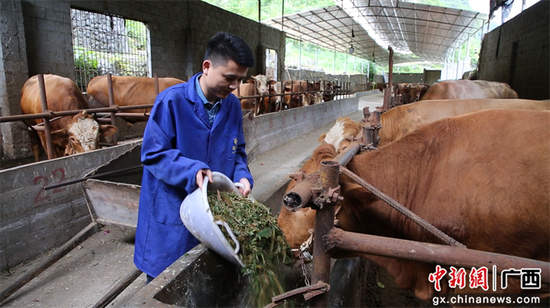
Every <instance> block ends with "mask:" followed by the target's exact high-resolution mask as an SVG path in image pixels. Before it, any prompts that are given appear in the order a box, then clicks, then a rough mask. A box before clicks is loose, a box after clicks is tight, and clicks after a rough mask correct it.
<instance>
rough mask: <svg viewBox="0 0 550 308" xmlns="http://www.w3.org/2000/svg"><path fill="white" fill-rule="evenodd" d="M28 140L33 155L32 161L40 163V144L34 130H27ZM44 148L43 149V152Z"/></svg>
mask: <svg viewBox="0 0 550 308" xmlns="http://www.w3.org/2000/svg"><path fill="white" fill-rule="evenodd" d="M28 132H29V138H30V139H31V149H32V153H33V154H34V161H35V162H39V161H40V144H41V140H40V138H39V137H38V133H37V132H36V131H35V130H34V129H29V130H28ZM45 149H46V147H44V150H45Z"/></svg>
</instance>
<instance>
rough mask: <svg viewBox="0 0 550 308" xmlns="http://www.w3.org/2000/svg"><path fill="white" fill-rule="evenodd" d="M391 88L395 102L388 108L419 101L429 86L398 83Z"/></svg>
mask: <svg viewBox="0 0 550 308" xmlns="http://www.w3.org/2000/svg"><path fill="white" fill-rule="evenodd" d="M393 88H394V91H393V93H394V97H395V100H394V101H393V103H392V104H391V106H390V108H393V107H395V106H400V105H405V104H410V103H414V102H416V101H419V100H421V99H422V97H423V96H424V94H425V93H426V92H427V91H428V89H429V88H430V86H429V85H426V84H421V83H398V84H396V85H395V86H394V87H393Z"/></svg>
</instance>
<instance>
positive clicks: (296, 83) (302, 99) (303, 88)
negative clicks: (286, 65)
mask: <svg viewBox="0 0 550 308" xmlns="http://www.w3.org/2000/svg"><path fill="white" fill-rule="evenodd" d="M284 89H285V90H284V93H289V96H290V98H289V99H287V100H288V108H296V107H303V106H309V105H313V104H315V94H314V93H315V84H314V83H313V82H310V81H306V80H285V81H284Z"/></svg>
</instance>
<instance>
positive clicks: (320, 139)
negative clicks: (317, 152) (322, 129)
mask: <svg viewBox="0 0 550 308" xmlns="http://www.w3.org/2000/svg"><path fill="white" fill-rule="evenodd" d="M326 136H327V134H326V133H324V134H322V135H321V136H319V142H321V143H323V141H324V140H325V137H326Z"/></svg>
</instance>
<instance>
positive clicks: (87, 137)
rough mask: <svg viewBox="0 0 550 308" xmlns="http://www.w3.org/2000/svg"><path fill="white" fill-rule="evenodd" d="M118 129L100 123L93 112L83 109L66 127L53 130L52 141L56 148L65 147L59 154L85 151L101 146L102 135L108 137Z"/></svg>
mask: <svg viewBox="0 0 550 308" xmlns="http://www.w3.org/2000/svg"><path fill="white" fill-rule="evenodd" d="M116 131H117V128H116V127H115V126H113V125H99V124H98V123H97V121H96V120H95V119H94V117H93V116H92V115H91V114H89V113H87V112H86V111H82V112H80V113H79V114H76V115H75V116H74V117H73V118H72V119H71V121H70V122H69V123H68V124H67V125H66V126H65V127H64V128H62V129H59V130H56V131H54V132H52V143H53V144H54V145H55V146H56V148H61V149H63V148H64V152H63V153H58V155H59V156H66V155H72V154H77V153H83V152H87V151H92V150H95V149H97V148H99V136H100V135H102V136H104V137H108V136H111V135H113V134H114V133H116ZM58 152H59V151H58Z"/></svg>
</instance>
